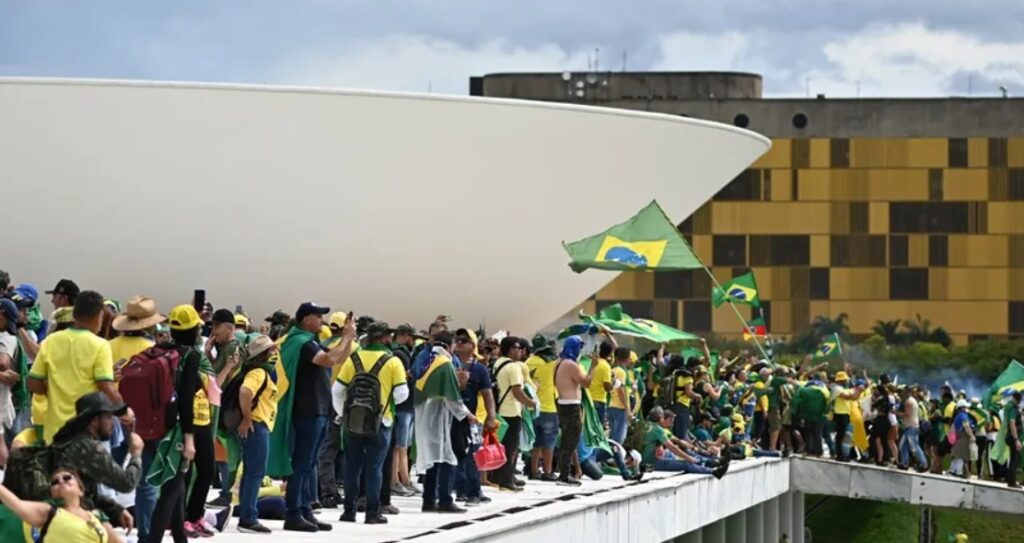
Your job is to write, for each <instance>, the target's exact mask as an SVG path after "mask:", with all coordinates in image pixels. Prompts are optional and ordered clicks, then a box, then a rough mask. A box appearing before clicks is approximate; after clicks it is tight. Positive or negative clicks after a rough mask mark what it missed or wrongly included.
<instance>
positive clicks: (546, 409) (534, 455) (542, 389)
mask: <svg viewBox="0 0 1024 543" xmlns="http://www.w3.org/2000/svg"><path fill="white" fill-rule="evenodd" d="M531 345H532V347H533V355H532V356H530V358H528V359H527V360H526V367H527V368H529V370H530V378H531V379H533V382H534V383H536V384H537V400H538V401H539V402H540V415H539V416H538V417H537V418H536V419H534V421H533V429H534V432H535V433H536V437H535V438H534V440H533V451H531V453H530V478H531V479H540V480H542V481H551V482H554V481H555V480H557V479H558V478H557V477H555V459H554V451H555V441H556V440H557V439H558V408H557V407H556V405H555V400H556V399H557V398H558V389H557V388H555V347H554V345H553V344H552V343H550V342H548V339H547V338H546V337H544V336H543V335H537V336H534V338H533V341H532V343H531ZM542 463H543V471H544V473H543V475H542V474H541V473H540V471H539V470H540V469H541V466H540V465H541V464H542Z"/></svg>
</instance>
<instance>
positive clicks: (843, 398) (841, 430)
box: [831, 371, 861, 461]
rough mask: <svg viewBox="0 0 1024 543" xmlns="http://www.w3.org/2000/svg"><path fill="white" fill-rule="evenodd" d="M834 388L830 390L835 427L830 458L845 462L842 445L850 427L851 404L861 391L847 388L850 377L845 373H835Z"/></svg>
mask: <svg viewBox="0 0 1024 543" xmlns="http://www.w3.org/2000/svg"><path fill="white" fill-rule="evenodd" d="M834 380H835V382H836V386H835V387H833V389H832V397H833V398H835V400H834V403H833V407H832V415H833V416H832V423H833V424H834V425H835V432H836V435H835V439H834V440H833V441H832V442H833V443H834V444H835V448H836V450H834V451H831V452H832V458H834V459H836V460H839V461H845V460H847V458H846V456H845V455H844V454H843V444H844V443H845V442H846V429H847V428H849V427H850V409H851V404H852V403H853V402H855V401H857V400H858V399H860V394H861V391H860V390H859V389H856V388H849V382H850V376H849V375H848V374H847V373H846V372H845V371H840V372H836V377H835V379H834Z"/></svg>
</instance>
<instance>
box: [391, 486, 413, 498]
mask: <svg viewBox="0 0 1024 543" xmlns="http://www.w3.org/2000/svg"><path fill="white" fill-rule="evenodd" d="M391 493H392V494H394V495H395V496H401V497H403V498H408V497H409V496H413V495H415V493H414V492H413V491H412V489H411V488H408V487H405V486H402V485H400V484H398V483H395V484H393V485H391Z"/></svg>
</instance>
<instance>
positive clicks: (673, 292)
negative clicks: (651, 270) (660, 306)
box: [654, 270, 704, 298]
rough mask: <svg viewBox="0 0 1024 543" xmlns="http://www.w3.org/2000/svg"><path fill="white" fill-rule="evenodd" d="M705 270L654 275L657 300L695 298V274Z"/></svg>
mask: <svg viewBox="0 0 1024 543" xmlns="http://www.w3.org/2000/svg"><path fill="white" fill-rule="evenodd" d="M697 272H700V273H704V270H680V271H669V272H658V273H655V274H654V297H655V298H693V274H694V273H697Z"/></svg>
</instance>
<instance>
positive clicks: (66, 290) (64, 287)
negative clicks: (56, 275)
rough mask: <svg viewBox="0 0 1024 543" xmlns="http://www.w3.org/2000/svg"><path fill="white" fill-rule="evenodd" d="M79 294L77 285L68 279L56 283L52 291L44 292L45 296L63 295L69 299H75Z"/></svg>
mask: <svg viewBox="0 0 1024 543" xmlns="http://www.w3.org/2000/svg"><path fill="white" fill-rule="evenodd" d="M80 292H82V291H81V289H79V288H78V285H76V284H75V282H74V281H72V280H70V279H61V280H60V281H57V286H55V287H53V290H48V291H46V293H47V294H63V295H65V296H67V297H68V298H71V299H74V298H76V297H77V296H78V293H80Z"/></svg>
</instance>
